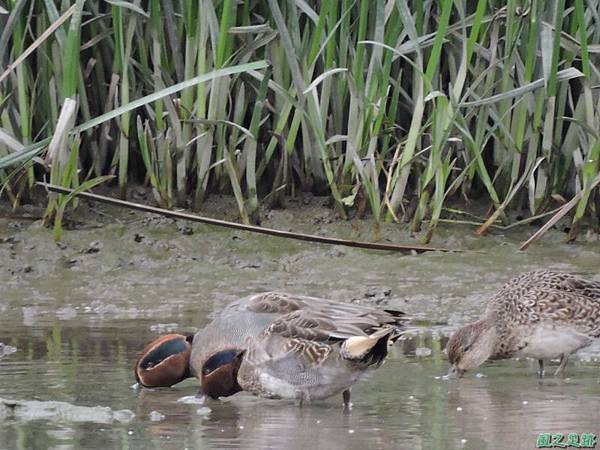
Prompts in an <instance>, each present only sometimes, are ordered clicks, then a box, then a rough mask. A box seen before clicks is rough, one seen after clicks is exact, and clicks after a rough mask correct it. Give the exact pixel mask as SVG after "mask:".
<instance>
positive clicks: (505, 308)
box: [447, 270, 600, 369]
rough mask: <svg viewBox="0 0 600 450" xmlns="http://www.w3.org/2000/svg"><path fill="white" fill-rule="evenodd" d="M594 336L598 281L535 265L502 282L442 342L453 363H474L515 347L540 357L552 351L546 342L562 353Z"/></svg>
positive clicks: (598, 328) (599, 320)
mask: <svg viewBox="0 0 600 450" xmlns="http://www.w3.org/2000/svg"><path fill="white" fill-rule="evenodd" d="M548 330H549V331H548ZM484 333H487V336H488V339H487V340H486V339H482V336H483V335H484ZM490 333H491V334H490ZM536 333H537V334H536ZM561 333H562V334H561ZM598 337H600V282H598V281H591V280H585V279H583V278H580V277H578V276H576V275H571V274H568V273H561V272H555V271H550V270H537V271H533V272H527V273H523V274H521V275H519V276H517V277H515V278H513V279H511V280H510V281H508V282H507V283H506V284H505V285H504V286H502V287H501V288H500V290H498V292H496V293H495V294H494V295H493V296H492V297H491V298H490V300H489V303H488V306H487V309H486V311H485V313H484V315H483V317H482V318H481V319H480V320H479V321H477V322H474V323H471V324H468V325H465V326H463V327H461V328H460V329H459V330H457V331H456V332H455V333H454V335H453V336H452V338H451V339H450V341H449V342H448V348H447V350H448V359H449V360H450V362H451V363H452V364H454V365H458V366H460V365H461V364H462V365H463V366H467V365H470V366H476V365H478V364H480V363H481V361H480V360H483V359H503V358H510V357H513V356H515V355H517V354H520V353H521V352H525V354H526V355H530V356H531V355H532V354H535V355H538V354H539V355H540V356H536V357H538V358H543V357H544V356H542V355H549V354H552V351H553V350H552V348H551V347H549V346H551V345H560V346H561V348H562V347H564V350H561V351H564V352H565V353H564V354H565V355H567V356H568V353H569V352H571V351H576V350H577V349H578V348H582V347H583V346H585V345H589V342H591V339H592V338H598ZM548 339H550V340H551V341H552V342H553V344H550V343H549V341H548ZM557 339H558V340H557ZM565 339H566V340H565ZM490 343H493V347H491V344H490ZM534 349H535V350H534ZM546 357H547V356H546ZM467 360H470V362H467ZM459 369H460V367H459Z"/></svg>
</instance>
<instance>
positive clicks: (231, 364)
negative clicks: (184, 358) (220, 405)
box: [200, 349, 246, 399]
mask: <svg viewBox="0 0 600 450" xmlns="http://www.w3.org/2000/svg"><path fill="white" fill-rule="evenodd" d="M245 352H246V351H245V350H239V349H230V350H224V351H221V352H218V353H215V354H214V355H212V356H211V357H210V358H208V359H207V360H206V361H205V362H204V365H203V366H202V372H201V374H200V384H201V385H202V392H203V393H204V394H205V395H207V396H209V397H210V398H215V399H216V398H219V397H229V396H230V395H233V394H235V393H236V392H240V391H241V390H242V388H241V387H240V385H239V383H238V379H237V375H238V370H239V368H240V365H241V364H242V360H243V356H244V353H245Z"/></svg>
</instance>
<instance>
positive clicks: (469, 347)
mask: <svg viewBox="0 0 600 450" xmlns="http://www.w3.org/2000/svg"><path fill="white" fill-rule="evenodd" d="M471 347H473V344H467V345H465V348H464V349H463V351H464V352H465V353H467V352H468V351H469V350H471Z"/></svg>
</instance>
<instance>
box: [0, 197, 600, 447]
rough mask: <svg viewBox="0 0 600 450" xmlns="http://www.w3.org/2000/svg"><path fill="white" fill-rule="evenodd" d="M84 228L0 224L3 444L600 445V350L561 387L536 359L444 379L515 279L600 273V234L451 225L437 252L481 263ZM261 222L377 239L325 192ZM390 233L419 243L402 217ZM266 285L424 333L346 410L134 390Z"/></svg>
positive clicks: (99, 211)
mask: <svg viewBox="0 0 600 450" xmlns="http://www.w3.org/2000/svg"><path fill="white" fill-rule="evenodd" d="M309 203H310V202H309ZM292 206H293V205H292ZM32 215H33V216H35V215H36V212H35V211H33V212H32ZM77 220H79V226H78V227H77V229H75V230H73V231H66V232H65V233H64V236H63V242H62V243H61V244H60V245H57V244H56V243H54V241H52V238H51V233H50V231H49V230H47V229H42V228H41V227H40V225H39V222H37V221H35V220H31V221H24V220H18V219H16V218H8V219H7V218H4V219H0V283H1V284H0V285H1V286H2V294H1V295H0V342H1V343H2V344H3V345H0V448H1V449H24V448H36V449H37V448H60V449H67V448H144V449H147V448H148V449H149V448H173V449H182V448H190V449H192V448H244V449H252V448H274V449H280V448H289V449H295V448H302V449H307V448H315V449H316V448H327V449H347V448H357V449H359V448H360V449H363V448H402V449H403V448H406V449H413V448H414V449H421V448H422V449H436V448H448V449H486V448H487V449H508V448H511V449H521V448H522V449H533V448H535V447H536V439H537V437H538V435H539V433H557V432H560V433H564V434H567V433H569V432H573V433H595V434H596V435H598V436H599V437H600V420H599V419H600V413H599V412H598V411H599V409H598V405H599V404H600V403H599V402H600V385H599V381H600V372H599V370H598V369H599V368H600V362H599V360H598V357H599V356H600V352H599V351H598V350H597V349H595V348H592V349H589V350H586V351H584V352H582V353H580V354H579V355H578V357H577V358H574V360H573V361H572V362H571V363H570V365H569V367H568V376H569V378H567V379H564V380H559V379H554V378H552V377H549V378H546V379H544V380H541V381H540V380H538V379H537V378H536V377H535V376H534V373H535V370H536V364H535V363H534V362H533V361H528V360H522V361H514V360H512V361H502V362H495V363H491V364H486V365H484V366H483V367H481V368H480V370H479V373H478V374H476V373H472V374H468V375H467V376H466V377H465V378H464V379H462V380H460V381H459V382H457V381H447V380H443V379H441V378H440V375H443V374H444V373H445V372H446V371H447V361H446V359H445V355H444V353H443V348H444V346H445V342H446V340H447V336H448V334H449V333H451V331H452V330H453V329H455V328H456V327H457V326H459V325H460V324H462V323H465V322H467V321H470V320H472V319H474V318H476V317H477V316H478V315H479V314H480V313H481V311H482V310H483V308H484V303H485V300H486V298H487V296H489V295H490V294H491V293H493V292H494V291H495V290H496V289H497V288H498V287H499V286H500V285H501V284H502V283H503V282H504V281H506V280H507V279H508V278H510V277H511V276H512V275H514V274H516V273H519V272H522V271H526V270H531V269H535V268H552V269H559V270H565V271H571V272H575V273H579V274H582V275H586V276H589V277H591V278H594V279H600V272H599V269H598V268H599V267H600V243H599V242H598V240H597V236H596V235H593V234H588V236H587V238H586V239H583V240H582V241H581V242H580V243H577V244H572V245H567V244H564V243H563V239H564V234H563V233H561V232H558V231H555V232H552V233H550V234H548V235H547V236H545V237H544V238H543V240H542V241H541V242H539V243H538V244H536V245H534V246H533V247H532V248H531V249H530V250H529V251H528V252H526V253H523V252H518V251H517V248H518V244H519V243H520V242H521V241H522V240H523V239H524V238H526V237H527V236H528V235H530V234H531V233H532V232H533V231H534V230H535V228H532V227H526V228H522V229H519V230H517V231H516V232H512V233H511V234H500V233H499V232H498V231H495V232H493V233H492V234H491V235H489V236H487V237H485V238H476V237H474V236H473V234H472V228H469V227H462V226H461V227H457V226H444V227H443V229H441V230H440V231H439V233H438V234H437V235H436V238H435V240H434V242H432V244H434V245H437V246H450V247H461V248H464V249H471V250H478V251H484V252H485V254H482V253H475V252H466V253H456V254H442V253H429V254H422V255H418V256H416V255H400V254H392V253H387V252H374V251H365V250H358V249H347V248H341V247H330V246H324V245H314V244H309V243H304V242H293V241H287V240H281V239H278V238H269V237H265V236H255V235H250V234H247V233H242V232H232V231H230V230H224V229H218V228H214V227H208V226H203V225H196V224H188V223H183V222H173V221H171V220H166V219H161V218H156V217H152V216H149V215H148V216H147V215H142V214H138V213H133V214H129V213H123V212H121V211H116V210H113V209H108V208H104V207H98V206H94V207H93V208H92V209H89V208H88V209H87V210H86V213H85V215H83V216H82V217H80V218H78V219H77ZM264 225H265V226H270V227H274V228H283V229H290V228H291V229H294V230H298V231H304V232H314V233H319V234H326V235H336V236H341V237H346V238H354V239H365V240H368V239H370V238H371V233H370V231H369V230H370V229H371V227H370V225H371V224H370V222H368V221H350V222H339V221H336V220H334V217H333V215H332V213H331V211H329V210H327V209H326V208H323V207H322V206H321V205H320V204H316V205H315V202H314V200H313V201H312V203H310V204H308V205H306V204H301V206H299V207H298V208H293V207H292V208H291V209H288V210H284V211H273V212H270V213H269V214H268V215H267V219H266V220H265V222H264ZM382 237H383V238H387V239H390V240H392V241H395V242H402V243H411V242H412V243H418V241H416V240H415V239H413V238H411V237H410V236H409V235H408V234H407V233H406V231H404V230H403V227H401V226H397V225H390V226H385V227H384V229H383V230H382ZM265 290H284V291H289V292H293V293H302V294H309V295H315V296H327V297H331V298H335V299H339V300H344V301H353V302H361V303H365V304H374V305H381V306H385V307H390V308H398V309H402V310H404V311H406V312H407V313H409V314H411V315H412V316H414V317H415V320H416V321H417V323H418V324H420V329H419V330H418V332H417V333H416V334H415V335H414V336H412V337H410V338H409V339H407V340H406V341H403V342H400V343H398V344H397V345H396V346H395V348H394V350H393V354H392V357H391V358H390V359H389V360H388V362H387V363H386V364H385V365H384V366H383V367H382V368H381V369H380V370H379V371H377V372H376V373H375V374H374V376H373V377H372V378H371V379H370V380H368V381H367V382H363V383H362V384H360V385H358V386H356V387H355V389H354V390H353V402H354V408H353V410H352V411H351V413H349V414H344V413H343V411H342V408H341V399H339V398H334V399H330V400H328V401H325V402H322V403H318V404H314V405H310V406H304V407H297V406H295V405H294V404H292V403H288V402H278V401H268V400H260V399H256V398H254V397H251V396H246V395H243V394H238V395H236V396H234V397H232V398H230V399H228V400H226V401H206V402H203V403H198V401H197V400H195V399H194V398H193V396H194V394H195V393H196V390H197V389H196V386H195V383H194V381H193V380H188V381H186V382H184V383H182V384H180V385H178V386H176V387H175V388H171V389H162V390H155V391H149V390H135V389H133V388H132V387H131V386H132V384H133V383H134V380H133V376H132V370H131V369H132V365H133V362H134V360H135V357H136V356H137V352H138V351H139V350H140V349H141V348H142V346H143V345H144V344H145V343H146V342H147V341H149V340H151V339H153V338H155V337H156V336H157V335H158V334H160V333H164V332H167V331H172V330H179V331H185V332H190V331H193V330H194V329H196V328H197V327H201V326H202V325H203V324H204V323H206V321H207V320H209V318H208V316H209V315H210V313H211V312H213V311H215V310H218V309H219V308H221V307H222V306H224V305H225V304H227V302H229V301H230V300H232V299H235V298H237V297H240V296H244V295H247V294H250V293H255V292H260V291H265ZM15 349H16V351H15ZM556 364H557V363H556V362H555V363H554V365H556Z"/></svg>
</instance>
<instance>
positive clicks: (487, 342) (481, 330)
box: [446, 320, 496, 378]
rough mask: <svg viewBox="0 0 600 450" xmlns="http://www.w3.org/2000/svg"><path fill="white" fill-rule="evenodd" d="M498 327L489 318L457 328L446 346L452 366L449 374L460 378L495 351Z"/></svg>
mask: <svg viewBox="0 0 600 450" xmlns="http://www.w3.org/2000/svg"><path fill="white" fill-rule="evenodd" d="M495 347H496V329H495V327H494V326H493V324H492V323H491V322H489V321H487V320H480V321H478V322H474V323H471V324H468V325H465V326H464V327H462V328H459V329H458V330H456V332H455V333H454V334H453V335H452V337H451V338H450V340H449V341H448V346H447V347H446V349H447V353H448V360H449V361H450V364H451V367H450V371H449V372H448V376H449V377H452V378H460V377H461V376H462V375H463V374H464V373H465V371H467V370H471V369H474V368H476V367H478V366H480V365H481V364H483V363H484V362H485V361H486V360H488V359H489V358H490V357H491V356H492V355H493V353H494V349H495Z"/></svg>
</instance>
